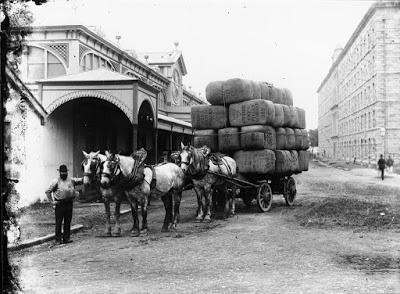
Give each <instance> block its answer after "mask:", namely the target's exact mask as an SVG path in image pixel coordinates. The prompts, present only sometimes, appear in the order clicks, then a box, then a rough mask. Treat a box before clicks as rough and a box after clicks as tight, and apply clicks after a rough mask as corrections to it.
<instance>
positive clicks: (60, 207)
mask: <svg viewBox="0 0 400 294" xmlns="http://www.w3.org/2000/svg"><path fill="white" fill-rule="evenodd" d="M58 171H59V172H60V176H59V177H58V178H57V179H55V180H54V181H53V182H52V183H51V185H50V187H49V188H48V189H47V190H46V192H45V193H46V196H47V198H48V199H49V201H51V202H52V203H53V207H54V208H55V216H56V241H55V243H56V244H61V243H70V242H72V240H70V231H71V220H72V207H73V201H74V198H75V196H76V194H77V191H75V186H76V185H82V184H83V179H82V178H70V177H68V169H67V166H66V165H64V164H62V165H60V168H59V169H58ZM63 220H64V227H63V234H62V235H61V224H62V222H63ZM61 237H62V240H61Z"/></svg>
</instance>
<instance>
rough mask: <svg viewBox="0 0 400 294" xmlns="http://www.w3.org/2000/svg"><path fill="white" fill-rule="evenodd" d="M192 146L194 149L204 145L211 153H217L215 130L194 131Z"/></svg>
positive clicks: (216, 134)
mask: <svg viewBox="0 0 400 294" xmlns="http://www.w3.org/2000/svg"><path fill="white" fill-rule="evenodd" d="M193 145H194V147H196V148H199V147H202V146H204V145H206V146H207V147H210V149H211V151H212V152H217V151H218V133H217V130H195V131H194V138H193Z"/></svg>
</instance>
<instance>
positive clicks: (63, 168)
mask: <svg viewBox="0 0 400 294" xmlns="http://www.w3.org/2000/svg"><path fill="white" fill-rule="evenodd" d="M58 171H59V172H63V173H66V172H68V168H67V166H66V165H65V164H61V165H60V167H59V168H58Z"/></svg>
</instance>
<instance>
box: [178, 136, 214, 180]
mask: <svg viewBox="0 0 400 294" xmlns="http://www.w3.org/2000/svg"><path fill="white" fill-rule="evenodd" d="M181 149H182V150H181V153H180V157H181V164H180V166H181V169H182V170H183V171H184V172H185V173H187V172H188V170H189V169H192V170H196V169H198V168H200V169H201V168H203V167H204V164H201V163H204V162H205V158H206V157H207V155H208V154H210V152H211V150H210V148H208V147H207V146H203V147H201V148H194V147H193V146H190V145H188V146H185V145H184V144H183V143H181ZM193 172H196V171H193Z"/></svg>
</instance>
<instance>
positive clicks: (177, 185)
mask: <svg viewBox="0 0 400 294" xmlns="http://www.w3.org/2000/svg"><path fill="white" fill-rule="evenodd" d="M138 152H142V154H143V152H146V151H145V150H144V149H141V150H139V151H138ZM106 156H107V159H106V160H105V162H104V164H103V170H102V174H101V180H100V185H101V186H102V187H105V188H107V187H113V186H114V187H118V186H119V187H120V188H121V189H122V190H123V191H124V192H125V195H126V197H127V199H128V200H129V202H130V203H131V204H132V206H133V215H134V223H133V229H132V236H139V235H140V234H141V233H146V232H147V230H148V227H147V205H148V198H149V196H150V194H152V195H155V196H161V199H162V201H163V203H164V207H165V218H164V224H163V227H162V231H163V232H166V231H169V230H170V229H176V225H177V222H178V219H179V206H180V202H181V198H182V191H183V188H184V185H185V175H184V173H183V171H182V170H181V168H180V167H179V166H178V165H176V164H174V163H169V162H168V163H162V164H159V165H155V166H145V165H143V161H144V159H145V156H144V158H143V157H141V158H139V157H140V156H139V157H138V156H136V157H135V156H133V157H132V156H122V155H115V154H112V153H109V152H106ZM138 204H140V205H141V208H142V227H141V229H140V230H139V217H138Z"/></svg>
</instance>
